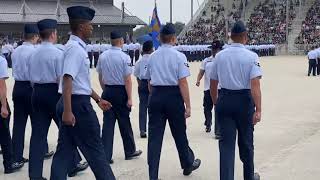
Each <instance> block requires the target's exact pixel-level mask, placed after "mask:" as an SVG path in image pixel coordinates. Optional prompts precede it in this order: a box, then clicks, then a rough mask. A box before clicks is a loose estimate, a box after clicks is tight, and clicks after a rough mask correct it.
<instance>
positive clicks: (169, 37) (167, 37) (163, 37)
mask: <svg viewBox="0 0 320 180" xmlns="http://www.w3.org/2000/svg"><path fill="white" fill-rule="evenodd" d="M174 36H175V35H174V34H170V35H164V34H160V40H161V42H162V43H165V44H166V43H170V42H171V40H172V38H174Z"/></svg>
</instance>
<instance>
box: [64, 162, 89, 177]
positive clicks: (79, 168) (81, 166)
mask: <svg viewBox="0 0 320 180" xmlns="http://www.w3.org/2000/svg"><path fill="white" fill-rule="evenodd" d="M88 167H89V164H88V163H87V162H84V163H79V164H78V165H77V167H76V168H75V169H74V170H72V171H71V172H69V173H68V176H69V177H74V176H76V175H77V174H78V172H81V171H84V170H86V169H87V168H88Z"/></svg>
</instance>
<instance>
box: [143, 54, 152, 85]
mask: <svg viewBox="0 0 320 180" xmlns="http://www.w3.org/2000/svg"><path fill="white" fill-rule="evenodd" d="M150 60H151V59H149V63H148V65H146V67H145V71H144V77H145V78H146V79H149V80H150V79H151V73H150V64H151V61H150Z"/></svg>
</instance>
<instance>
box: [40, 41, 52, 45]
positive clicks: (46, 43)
mask: <svg viewBox="0 0 320 180" xmlns="http://www.w3.org/2000/svg"><path fill="white" fill-rule="evenodd" d="M41 45H53V43H52V42H49V41H42V42H41Z"/></svg>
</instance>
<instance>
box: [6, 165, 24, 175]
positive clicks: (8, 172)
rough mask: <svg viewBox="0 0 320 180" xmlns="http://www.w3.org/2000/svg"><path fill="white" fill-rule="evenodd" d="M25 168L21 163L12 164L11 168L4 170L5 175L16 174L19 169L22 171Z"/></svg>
mask: <svg viewBox="0 0 320 180" xmlns="http://www.w3.org/2000/svg"><path fill="white" fill-rule="evenodd" d="M23 166H24V163H21V162H16V163H12V165H11V167H9V168H5V169H4V173H5V174H11V173H14V172H16V171H18V170H19V169H21V168H22V167H23Z"/></svg>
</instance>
